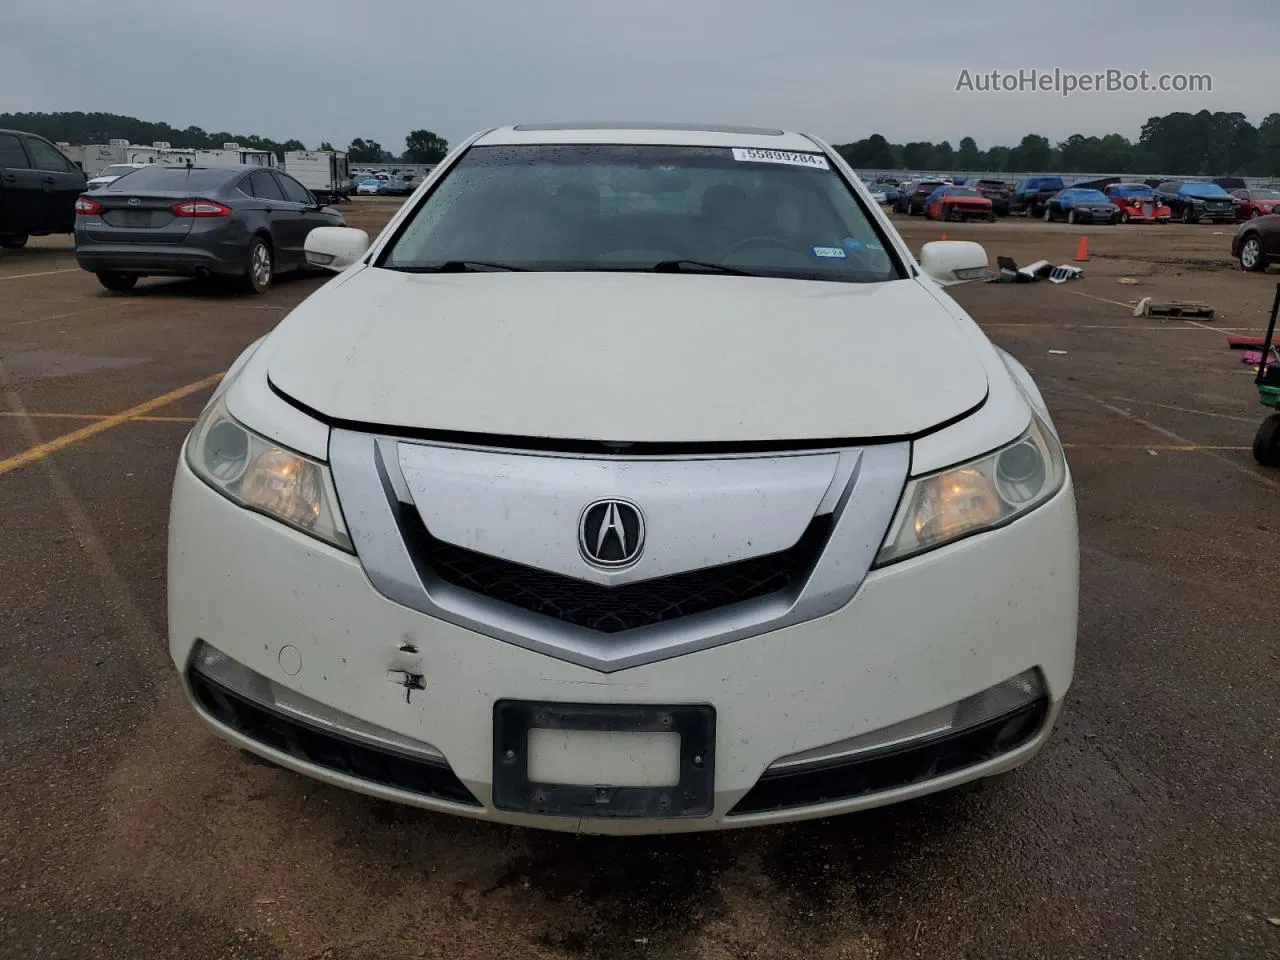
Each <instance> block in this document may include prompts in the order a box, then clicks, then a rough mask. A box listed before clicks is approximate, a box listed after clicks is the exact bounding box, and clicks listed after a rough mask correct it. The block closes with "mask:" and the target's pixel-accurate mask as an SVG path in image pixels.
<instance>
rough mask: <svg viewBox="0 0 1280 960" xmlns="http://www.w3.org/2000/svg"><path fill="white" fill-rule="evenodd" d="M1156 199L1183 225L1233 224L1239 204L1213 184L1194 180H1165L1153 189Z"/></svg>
mask: <svg viewBox="0 0 1280 960" xmlns="http://www.w3.org/2000/svg"><path fill="white" fill-rule="evenodd" d="M1156 200H1157V201H1159V202H1160V203H1163V204H1165V205H1166V206H1167V207H1168V208H1169V209H1170V211H1172V213H1173V215H1174V216H1175V217H1176V218H1178V219H1179V220H1181V221H1182V222H1183V223H1199V222H1200V221H1201V220H1211V221H1212V222H1214V223H1235V222H1236V205H1237V203H1238V202H1239V201H1238V200H1237V199H1236V198H1235V197H1233V196H1231V194H1229V193H1227V191H1226V190H1224V189H1223V188H1222V187H1220V186H1218V185H1217V184H1216V183H1202V182H1200V181H1197V180H1165V181H1164V182H1163V183H1161V184H1160V185H1159V186H1158V187H1156Z"/></svg>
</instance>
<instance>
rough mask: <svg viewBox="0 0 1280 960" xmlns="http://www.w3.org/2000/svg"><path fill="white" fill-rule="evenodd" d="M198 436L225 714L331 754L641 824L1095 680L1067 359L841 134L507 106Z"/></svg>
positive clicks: (520, 806) (490, 809) (345, 237)
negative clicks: (994, 325)
mask: <svg viewBox="0 0 1280 960" xmlns="http://www.w3.org/2000/svg"><path fill="white" fill-rule="evenodd" d="M432 177H433V185H432V189H431V190H430V191H429V192H428V191H423V190H419V191H418V193H417V194H416V195H415V199H413V200H411V201H409V202H407V203H406V204H405V205H404V207H403V208H402V209H401V210H400V212H399V213H397V215H396V216H395V217H394V219H393V220H392V221H391V223H390V224H389V225H388V226H387V228H386V229H385V230H384V231H383V232H382V234H381V235H380V236H379V237H378V239H377V240H376V241H374V242H373V243H372V245H371V244H370V242H369V238H368V236H367V235H366V234H364V233H363V232H362V231H358V230H351V229H346V228H319V229H316V230H314V231H312V233H311V234H310V236H309V237H308V239H307V242H306V248H307V253H308V257H309V259H310V261H311V262H312V263H313V264H315V265H320V266H325V267H328V268H329V269H331V270H335V271H340V275H339V276H337V277H336V278H335V279H333V280H332V281H331V282H330V283H328V284H327V285H325V286H324V287H322V288H321V289H320V290H318V291H317V292H316V293H314V294H312V295H311V297H310V298H309V299H308V300H307V301H305V302H304V303H303V304H302V305H301V306H299V307H298V308H297V309H295V310H294V311H293V312H292V313H291V314H290V315H289V316H288V317H287V318H286V319H285V320H284V321H283V322H282V323H281V324H280V325H279V326H278V327H277V328H276V329H275V330H274V331H272V332H271V333H270V334H268V335H267V336H266V337H265V338H263V339H262V340H260V341H259V342H257V343H255V344H254V345H253V346H251V347H250V348H249V349H248V350H246V351H245V353H244V354H243V355H242V356H241V357H240V358H239V359H238V360H237V361H236V363H235V364H234V366H233V367H232V369H231V370H230V371H229V372H228V374H227V376H226V377H225V378H224V380H223V381H222V383H221V385H220V386H219V388H218V390H217V391H216V392H215V394H214V396H213V398H212V400H211V401H210V403H209V405H208V406H207V407H206V408H205V410H204V412H203V413H202V414H201V416H200V418H199V420H198V422H197V423H196V425H195V426H194V428H193V429H192V432H191V434H190V436H189V437H188V438H187V441H186V443H185V445H184V449H183V453H182V456H181V459H180V462H179V464H178V469H177V476H176V479H175V482H174V490H173V502H172V508H171V521H170V531H169V568H168V580H169V582H168V602H169V646H170V653H171V655H172V659H173V662H174V664H175V666H176V667H177V670H178V671H179V674H180V676H181V677H182V682H183V685H184V687H185V689H186V690H187V692H188V694H189V696H190V698H191V702H192V704H193V705H194V708H195V710H196V712H197V714H198V715H199V716H200V718H201V719H202V720H203V721H204V722H205V723H207V724H208V725H209V726H210V727H211V728H212V729H213V730H214V731H215V732H216V733H218V734H219V735H220V736H222V737H224V738H226V739H227V740H229V741H230V742H232V743H234V744H237V745H239V746H240V747H242V748H244V749H245V750H248V751H251V752H253V753H256V754H260V755H261V756H263V757H266V758H268V759H270V760H272V761H274V762H275V763H277V764H279V765H281V766H283V767H287V768H289V769H292V770H296V771H299V772H301V773H304V774H307V775H310V776H312V777H316V778H318V779H320V780H324V781H326V782H328V783H331V784H336V785H338V786H342V787H346V788H349V789H353V790H359V791H362V792H364V793H368V794H371V795H374V796H378V797H383V798H387V799H390V800H395V801H399V802H402V803H407V804H414V805H418V806H421V807H426V808H430V809H433V810H439V811H445V812H450V813H456V814H461V815H466V816H472V817H481V818H486V819H490V820H496V821H503V822H507V823H513V824H523V825H528V826H535V827H545V828H552V829H557V830H568V831H582V832H598V833H655V832H672V831H692V830H707V829H719V828H729V827H736V826H746V825H751V824H761V823H770V822H777V821H788V820H797V819H802V818H807V817H819V816H828V815H831V814H838V813H844V812H848V811H854V810H859V809H863V808H867V807H874V806H877V805H881V804H887V803H892V802H895V801H899V800H904V799H907V798H909V797H915V796H919V795H921V794H926V793H930V792H933V791H937V790H943V789H946V788H949V787H953V786H956V785H959V784H961V783H965V782H967V781H973V780H978V779H981V778H985V777H989V776H992V775H994V774H999V773H1002V772H1004V771H1007V770H1010V769H1012V768H1014V767H1016V766H1018V765H1019V764H1022V763H1023V762H1025V761H1027V760H1028V759H1030V758H1031V757H1032V756H1033V755H1034V754H1035V753H1036V752H1037V751H1038V750H1039V749H1040V748H1041V747H1042V746H1043V745H1044V743H1045V741H1046V739H1047V738H1048V737H1049V734H1050V729H1051V727H1052V726H1053V723H1054V720H1055V718H1056V716H1057V714H1058V711H1059V709H1060V707H1061V705H1062V703H1063V698H1064V697H1065V696H1066V694H1067V690H1068V687H1069V686H1070V683H1071V678H1072V672H1073V665H1074V654H1075V643H1076V616H1077V610H1076V608H1077V598H1078V546H1077V534H1076V512H1075V501H1074V498H1073V494H1072V487H1071V480H1070V476H1069V473H1068V470H1067V464H1066V462H1065V459H1064V457H1063V450H1062V446H1061V444H1060V443H1059V440H1058V437H1057V434H1056V431H1055V429H1054V426H1053V424H1052V422H1051V420H1050V417H1049V413H1048V411H1047V409H1046V408H1045V405H1044V402H1043V400H1042V399H1041V396H1040V393H1039V391H1038V390H1037V389H1036V387H1035V384H1034V383H1033V382H1032V380H1031V378H1030V377H1029V376H1028V375H1027V372H1026V370H1024V369H1023V367H1022V366H1021V365H1020V364H1019V363H1018V362H1017V361H1016V360H1014V359H1013V358H1012V357H1011V356H1009V355H1008V354H1006V353H1003V352H1002V351H1000V350H998V349H996V348H995V347H994V346H992V344H991V343H990V342H988V340H987V339H986V337H985V336H984V335H983V333H982V331H981V330H980V329H979V328H978V326H977V324H975V323H974V322H973V320H972V319H970V318H969V317H968V316H967V315H966V314H965V312H964V311H963V310H962V309H961V308H960V307H959V306H957V305H956V303H955V302H954V301H952V300H951V299H950V298H949V297H948V296H947V295H946V294H945V293H944V292H943V289H942V287H943V285H945V284H950V283H955V282H960V281H962V280H965V279H972V278H976V277H979V276H981V275H982V273H983V271H984V269H985V266H986V259H987V258H986V253H985V251H983V250H982V248H981V247H979V246H978V245H976V244H970V243H945V242H938V243H930V244H926V245H925V246H924V248H923V252H922V256H921V262H920V264H919V265H917V263H916V262H915V261H914V260H913V259H912V257H911V255H910V253H909V252H908V250H907V248H906V246H905V245H904V243H903V242H902V239H901V238H900V237H899V236H898V234H897V233H896V232H895V231H894V229H893V227H892V225H891V224H890V223H889V221H888V219H887V218H886V217H885V215H884V214H883V213H882V212H881V211H880V210H879V209H878V208H876V207H875V205H874V204H872V203H871V201H870V198H869V197H868V195H867V193H866V190H865V189H864V188H863V187H862V186H861V185H859V184H857V181H856V177H854V175H853V173H852V171H851V170H850V169H849V168H848V166H847V165H845V164H844V162H843V161H842V160H841V159H840V158H839V157H838V156H837V155H836V154H835V153H834V151H832V150H831V149H830V148H829V147H828V146H827V145H826V144H824V143H822V142H820V141H818V140H815V139H812V138H810V137H807V136H803V135H800V134H795V133H784V132H783V131H781V130H759V129H751V128H733V127H723V128H693V127H689V126H686V125H671V126H665V127H663V126H651V125H650V126H644V125H633V126H626V125H622V126H614V127H611V128H604V127H599V126H593V125H560V126H551V125H531V126H515V127H504V128H500V129H495V130H491V131H489V132H486V133H483V134H479V135H477V136H475V137H472V138H471V139H469V140H468V141H467V142H466V143H464V144H462V145H461V146H460V147H458V148H456V149H455V150H454V151H453V152H452V153H451V154H450V155H449V157H448V158H446V160H445V161H444V162H443V163H441V164H440V166H439V167H438V168H437V169H436V170H435V171H433V174H432Z"/></svg>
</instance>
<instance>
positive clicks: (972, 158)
mask: <svg viewBox="0 0 1280 960" xmlns="http://www.w3.org/2000/svg"><path fill="white" fill-rule="evenodd" d="M981 158H982V152H981V151H980V150H979V149H978V142H977V141H976V140H974V139H973V137H961V138H960V149H959V150H957V151H956V159H955V163H956V169H957V170H977V169H978V167H979V166H980V165H981V164H980V163H979V160H981Z"/></svg>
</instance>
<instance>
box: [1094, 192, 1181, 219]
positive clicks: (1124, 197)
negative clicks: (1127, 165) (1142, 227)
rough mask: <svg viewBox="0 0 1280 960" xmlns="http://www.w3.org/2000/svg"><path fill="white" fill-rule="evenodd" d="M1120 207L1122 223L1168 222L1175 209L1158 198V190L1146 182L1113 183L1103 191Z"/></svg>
mask: <svg viewBox="0 0 1280 960" xmlns="http://www.w3.org/2000/svg"><path fill="white" fill-rule="evenodd" d="M1102 192H1103V193H1105V194H1106V195H1107V199H1108V200H1110V201H1111V202H1112V203H1114V204H1115V205H1116V206H1117V207H1119V208H1120V222H1121V223H1134V222H1137V223H1168V222H1169V221H1170V220H1172V219H1173V210H1171V209H1170V208H1169V207H1167V206H1165V205H1164V204H1163V203H1161V202H1160V201H1159V200H1157V199H1156V192H1155V190H1154V189H1153V188H1152V187H1149V186H1147V185H1146V184H1145V183H1112V184H1108V185H1107V186H1106V187H1105V188H1104V189H1103V191H1102Z"/></svg>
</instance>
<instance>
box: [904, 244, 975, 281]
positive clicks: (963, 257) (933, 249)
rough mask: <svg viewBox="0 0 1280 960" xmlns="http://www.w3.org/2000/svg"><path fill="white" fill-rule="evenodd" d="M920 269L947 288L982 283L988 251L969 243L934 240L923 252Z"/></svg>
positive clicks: (921, 253)
mask: <svg viewBox="0 0 1280 960" xmlns="http://www.w3.org/2000/svg"><path fill="white" fill-rule="evenodd" d="M920 269H921V270H923V271H924V272H925V274H926V275H927V276H928V277H929V278H930V279H932V280H933V281H934V282H935V283H940V284H942V286H944V287H945V286H950V285H951V284H953V283H964V282H966V281H968V280H981V279H982V277H983V276H984V275H985V274H986V272H987V251H986V248H984V247H983V246H982V244H980V243H974V242H972V241H970V240H935V241H933V242H932V243H926V244H925V245H924V246H923V247H922V248H921V250H920Z"/></svg>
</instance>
